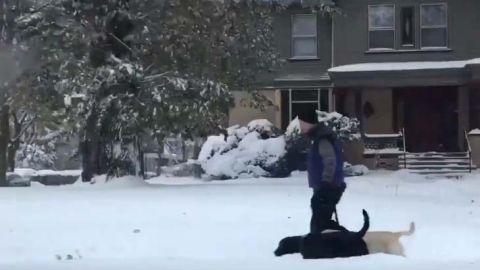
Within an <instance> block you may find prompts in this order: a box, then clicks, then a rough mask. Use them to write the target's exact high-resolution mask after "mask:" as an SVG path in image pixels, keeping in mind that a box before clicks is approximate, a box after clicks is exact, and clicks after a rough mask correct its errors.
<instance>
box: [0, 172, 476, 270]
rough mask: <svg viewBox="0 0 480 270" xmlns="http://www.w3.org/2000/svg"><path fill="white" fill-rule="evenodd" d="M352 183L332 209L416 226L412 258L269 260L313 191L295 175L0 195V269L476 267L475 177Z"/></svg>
mask: <svg viewBox="0 0 480 270" xmlns="http://www.w3.org/2000/svg"><path fill="white" fill-rule="evenodd" d="M348 185H349V187H348V189H347V191H346V193H345V195H344V198H343V200H342V201H341V203H340V205H339V215H340V220H341V222H342V223H343V224H344V225H346V226H347V227H348V228H351V229H352V230H357V229H358V228H360V227H361V225H362V215H361V209H362V208H365V209H367V210H368V211H369V213H370V217H371V229H372V230H403V229H406V228H407V227H408V224H409V223H410V221H415V222H416V225H417V231H416V233H415V235H414V236H411V237H408V238H404V239H403V242H404V243H405V246H406V250H407V256H408V257H407V258H401V257H394V256H388V255H382V254H380V255H369V256H364V257H357V258H347V259H333V260H302V259H301V257H300V255H289V256H284V257H279V258H277V257H274V255H273V250H274V249H275V248H276V245H277V242H278V240H280V239H281V238H283V237H284V236H287V235H298V234H304V233H306V232H307V229H308V222H309V218H310V210H309V199H310V194H311V192H310V190H309V189H308V188H307V183H306V176H305V174H297V175H295V176H293V177H291V178H288V179H242V180H235V181H227V182H200V181H197V180H193V179H188V178H156V179H153V180H152V181H151V183H150V184H147V183H143V182H141V181H138V180H131V179H130V180H128V179H118V180H115V181H113V182H110V183H106V184H101V183H97V184H95V185H90V184H74V185H72V186H62V187H45V186H40V185H38V184H37V185H34V186H32V187H29V188H6V189H0V214H1V219H0V269H1V270H17V269H25V270H27V269H28V270H31V269H32V270H33V269H42V270H51V269H58V270H68V269H73V270H80V269H82V270H84V269H88V270H96V269H99V270H100V269H115V270H127V269H128V270H131V269H152V270H153V269H162V270H166V269H195V270H197V269H205V270H215V269H219V270H220V269H221V270H224V269H241V270H245V269H279V270H281V269H288V270H291V269H300V270H301V269H356V270H361V269H369V270H372V269H431V270H434V269H435V270H441V269H448V270H451V269H480V233H479V232H480V196H479V195H480V176H472V177H470V178H467V179H464V180H446V179H445V180H441V179H440V180H424V179H421V178H416V177H411V176H407V175H406V174H402V173H395V174H391V173H388V172H374V173H372V174H371V175H369V176H362V177H353V178H349V179H348Z"/></svg>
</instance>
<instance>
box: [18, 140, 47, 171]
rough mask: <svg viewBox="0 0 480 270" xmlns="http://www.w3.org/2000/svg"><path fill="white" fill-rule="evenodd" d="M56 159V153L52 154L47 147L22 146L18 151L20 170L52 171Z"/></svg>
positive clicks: (36, 145)
mask: <svg viewBox="0 0 480 270" xmlns="http://www.w3.org/2000/svg"><path fill="white" fill-rule="evenodd" d="M55 159H56V156H55V153H54V152H50V151H49V150H48V149H47V148H46V147H45V145H38V144H22V145H21V146H20V150H19V151H17V155H16V165H17V167H19V168H32V169H36V170H40V169H50V168H52V167H53V165H54V162H55Z"/></svg>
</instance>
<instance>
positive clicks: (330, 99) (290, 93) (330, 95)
mask: <svg viewBox="0 0 480 270" xmlns="http://www.w3.org/2000/svg"><path fill="white" fill-rule="evenodd" d="M312 90H313V91H317V99H316V100H296V101H295V100H293V91H312ZM322 91H328V108H327V110H328V112H331V111H332V109H333V107H332V102H333V91H332V88H293V89H292V88H289V89H288V100H289V102H288V106H289V108H288V119H289V122H290V121H292V120H293V115H292V113H293V109H292V107H293V104H314V103H316V104H317V108H318V110H320V109H321V105H322V100H321V98H322V94H321V92H322Z"/></svg>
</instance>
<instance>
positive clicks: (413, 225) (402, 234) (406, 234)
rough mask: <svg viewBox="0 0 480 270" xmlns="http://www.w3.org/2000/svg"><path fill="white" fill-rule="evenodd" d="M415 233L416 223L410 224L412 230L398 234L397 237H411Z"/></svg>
mask: <svg viewBox="0 0 480 270" xmlns="http://www.w3.org/2000/svg"><path fill="white" fill-rule="evenodd" d="M414 232H415V223H414V222H410V229H409V230H408V231H403V232H397V233H396V235H397V236H398V237H399V238H400V237H402V236H409V235H412V234H413V233H414Z"/></svg>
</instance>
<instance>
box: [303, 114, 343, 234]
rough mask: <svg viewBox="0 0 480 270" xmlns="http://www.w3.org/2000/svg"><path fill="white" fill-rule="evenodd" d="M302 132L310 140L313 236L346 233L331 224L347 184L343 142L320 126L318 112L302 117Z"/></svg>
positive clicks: (309, 164)
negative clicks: (340, 231) (344, 174)
mask: <svg viewBox="0 0 480 270" xmlns="http://www.w3.org/2000/svg"><path fill="white" fill-rule="evenodd" d="M299 122H300V130H301V133H302V134H305V135H306V136H307V137H308V138H309V139H310V140H311V146H310V149H309V152H308V159H307V168H308V184H309V186H310V188H312V189H313V196H312V199H311V208H312V219H311V221H310V232H311V233H320V232H322V231H324V230H326V229H334V230H345V228H343V227H342V226H340V225H339V224H338V218H337V221H333V220H332V215H333V213H334V212H335V213H336V205H337V204H338V202H339V201H340V198H341V197H342V194H343V192H344V191H345V188H346V184H345V181H344V176H343V157H342V148H341V146H340V142H339V140H338V138H337V136H336V134H335V133H334V132H333V130H332V129H331V128H330V127H328V126H327V125H325V124H324V123H319V122H318V116H317V113H316V111H314V110H313V111H311V112H308V113H306V114H303V115H299Z"/></svg>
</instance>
